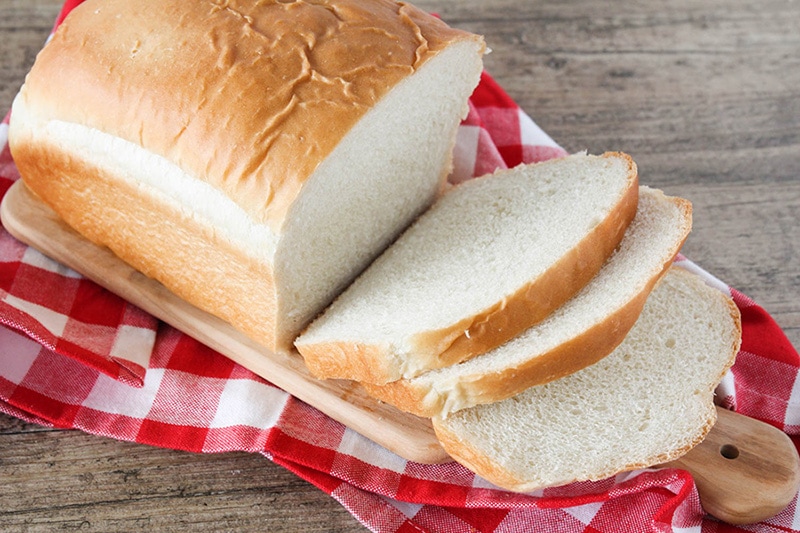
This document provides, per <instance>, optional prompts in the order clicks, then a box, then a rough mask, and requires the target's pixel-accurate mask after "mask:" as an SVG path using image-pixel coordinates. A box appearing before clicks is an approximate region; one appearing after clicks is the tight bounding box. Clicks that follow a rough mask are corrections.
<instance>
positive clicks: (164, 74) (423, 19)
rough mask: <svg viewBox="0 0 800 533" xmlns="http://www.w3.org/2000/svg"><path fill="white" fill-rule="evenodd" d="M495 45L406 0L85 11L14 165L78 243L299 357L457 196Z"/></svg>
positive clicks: (91, 1) (55, 50)
mask: <svg viewBox="0 0 800 533" xmlns="http://www.w3.org/2000/svg"><path fill="white" fill-rule="evenodd" d="M178 21H179V22H180V23H178ZM483 50H484V43H483V40H482V38H481V37H479V36H476V35H473V34H470V33H467V32H463V31H459V30H456V29H453V28H450V27H448V26H447V25H445V24H444V23H443V22H442V21H441V20H439V19H437V18H435V17H433V16H430V15H428V14H426V13H424V12H422V11H421V10H419V9H416V8H414V7H412V6H410V5H407V4H400V3H396V2H393V1H391V0H373V1H370V2H363V1H359V0H322V1H319V2H253V1H252V0H230V1H226V2H223V3H219V2H194V1H189V2H187V1H185V0H139V1H135V2H130V1H128V0H87V1H86V2H84V3H83V4H81V5H80V6H78V7H76V8H75V9H74V10H73V11H72V12H70V14H69V16H68V17H67V19H66V20H65V21H64V23H63V24H62V25H61V26H60V27H59V28H58V31H56V33H55V35H54V36H53V38H52V40H51V41H50V42H49V43H48V44H47V45H46V46H45V47H44V49H43V50H42V52H41V53H40V54H39V56H38V57H37V60H36V63H35V64H34V66H33V68H32V70H31V72H30V74H29V75H28V77H27V79H26V83H25V85H24V86H23V88H22V90H21V92H20V94H19V95H18V97H17V98H16V100H15V102H14V106H13V111H12V115H11V125H10V131H9V137H10V144H11V151H12V154H13V156H14V159H15V161H16V163H17V166H18V167H19V169H20V172H21V174H22V177H23V179H24V181H25V183H26V185H27V186H28V187H29V188H30V189H31V190H32V191H33V192H35V194H37V195H38V196H39V197H40V198H41V199H42V200H44V201H45V202H46V203H47V204H48V205H49V206H50V207H52V208H53V210H54V211H55V212H56V213H58V214H59V215H60V216H61V217H62V218H63V219H64V220H65V221H66V222H67V223H68V224H69V225H71V226H72V227H73V228H75V229H76V230H77V231H78V232H79V233H81V234H83V235H84V236H86V237H87V238H89V239H90V240H92V241H94V242H95V243H97V244H100V245H103V246H107V247H109V248H111V249H112V250H113V251H114V252H115V253H116V254H117V255H118V256H119V257H121V258H122V259H123V260H125V261H126V262H128V263H129V264H131V265H132V266H134V267H135V268H137V269H138V270H140V271H142V272H144V273H145V274H147V275H148V276H151V277H153V278H155V279H157V280H159V281H161V282H162V283H163V284H164V285H166V286H167V287H168V288H169V289H171V290H172V291H173V292H175V293H176V294H178V295H179V296H180V297H182V298H184V299H185V300H187V301H189V302H191V303H193V304H195V305H197V306H198V307H200V308H202V309H204V310H206V311H209V312H211V313H213V314H215V315H217V316H219V317H221V318H223V319H225V320H227V321H229V322H230V323H231V324H233V325H234V326H235V327H236V328H238V329H239V330H241V331H243V332H244V333H246V334H247V335H249V336H250V337H252V338H253V339H255V340H257V341H258V342H260V343H261V344H263V345H265V346H267V347H269V348H272V349H279V350H287V351H288V350H290V349H291V344H292V342H293V341H294V338H295V337H296V336H297V334H298V333H299V332H300V330H301V329H302V328H303V327H304V326H305V325H306V324H307V322H308V321H310V319H311V318H313V317H314V316H316V315H317V314H318V313H319V312H320V311H321V310H322V309H324V307H325V306H327V305H328V304H329V303H330V301H331V300H332V299H333V298H334V296H335V295H336V294H337V293H338V292H340V291H341V290H342V289H343V288H344V287H345V286H347V285H348V284H349V283H350V282H351V281H352V279H353V278H354V277H355V276H356V275H357V274H358V273H359V272H360V271H361V270H363V269H364V268H365V267H366V265H367V264H369V263H370V262H371V261H372V260H373V259H374V258H375V256H377V255H378V254H379V253H380V252H381V251H382V250H383V249H384V248H385V247H386V246H387V245H388V244H389V243H391V242H392V241H393V240H394V239H395V238H396V237H397V235H398V234H399V233H400V232H401V231H402V230H403V229H405V228H406V227H407V226H408V224H410V223H411V221H412V220H414V219H415V218H416V217H417V216H418V215H419V214H420V213H421V212H422V211H424V210H425V209H427V207H428V206H429V205H430V204H431V203H432V202H433V201H434V199H435V198H436V197H437V196H438V195H439V194H440V193H441V191H442V188H443V187H444V183H445V180H446V176H447V175H448V173H449V171H450V169H451V166H452V164H451V160H452V148H453V145H454V143H455V137H456V131H457V128H458V125H459V123H460V120H461V119H462V118H463V117H464V116H466V113H467V111H468V98H469V96H470V94H471V93H472V91H473V89H474V88H475V86H476V85H477V83H478V81H479V79H480V74H481V70H482V62H481V54H482V53H483Z"/></svg>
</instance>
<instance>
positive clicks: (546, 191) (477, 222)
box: [298, 154, 628, 364]
mask: <svg viewBox="0 0 800 533" xmlns="http://www.w3.org/2000/svg"><path fill="white" fill-rule="evenodd" d="M627 186H628V172H627V165H626V163H625V162H623V161H621V160H619V159H616V158H614V159H610V158H602V157H595V156H587V155H583V154H579V155H575V156H570V157H569V158H568V159H566V160H564V161H559V162H556V163H553V164H551V163H544V164H538V165H530V166H527V167H517V169H514V170H512V171H507V172H502V173H498V174H496V175H493V176H490V177H486V178H480V179H476V180H471V181H468V182H465V183H463V184H461V185H459V186H458V187H456V188H454V189H452V190H451V191H450V192H448V193H447V194H446V195H444V196H443V197H442V198H441V199H440V200H439V201H437V203H436V204H435V205H434V206H433V207H432V208H431V209H430V210H429V211H428V212H426V213H425V215H424V216H422V217H420V219H419V220H418V221H417V222H416V223H415V224H414V225H413V226H412V227H411V228H409V230H408V231H407V232H405V233H404V234H403V235H402V236H401V237H400V238H399V239H398V240H397V242H396V243H395V244H393V245H392V247H391V248H389V249H388V250H387V251H386V252H385V253H384V254H383V255H382V256H381V257H380V258H378V259H377V260H376V261H375V262H374V263H373V264H372V265H370V267H369V269H367V270H366V271H365V272H364V274H363V275H361V276H360V277H359V278H358V279H357V280H356V281H355V282H354V283H353V285H351V286H350V287H349V288H348V289H347V290H346V291H345V292H344V293H343V294H342V296H340V297H339V298H338V299H337V300H336V301H335V302H334V303H333V305H331V306H330V307H329V308H328V309H327V310H326V312H325V313H324V314H323V315H322V316H321V317H320V318H319V319H317V320H316V321H314V323H312V325H311V326H310V327H309V329H308V330H307V332H306V333H304V335H303V336H302V337H301V338H300V339H299V340H298V344H314V343H322V342H327V341H331V340H342V341H359V342H364V343H372V344H384V345H389V346H392V347H393V348H394V350H396V352H398V353H406V352H408V351H410V350H413V347H412V346H410V345H406V344H404V343H406V341H407V340H408V339H409V338H410V337H411V336H413V335H415V334H417V333H419V332H425V331H430V330H436V329H440V328H445V327H448V326H450V325H452V324H454V323H456V322H458V321H460V320H462V319H464V318H466V317H470V316H472V315H474V314H476V313H479V312H481V311H483V310H485V309H487V308H489V307H490V306H492V305H494V304H495V303H497V302H499V301H501V300H502V299H504V298H505V297H507V296H509V295H511V294H513V293H514V292H515V291H517V290H518V289H519V288H520V287H521V286H523V285H525V284H526V283H528V282H530V281H531V280H534V279H536V278H537V276H539V275H540V274H542V273H543V272H544V271H546V270H547V269H548V268H550V267H551V266H552V265H553V264H554V263H555V262H557V261H558V260H559V259H560V258H561V257H562V256H564V254H566V253H567V252H568V251H569V250H571V249H572V248H574V247H575V246H576V245H577V244H578V243H579V242H580V241H581V239H583V238H584V237H585V236H586V234H587V233H589V232H590V231H591V230H592V229H593V228H594V227H596V226H597V225H598V224H599V223H600V222H601V221H602V220H603V219H604V218H605V217H606V216H607V215H608V214H609V213H610V212H611V211H612V206H614V205H616V204H617V203H618V202H619V200H620V198H621V196H622V194H623V191H624V190H625V189H626V188H627ZM409 364H410V363H409Z"/></svg>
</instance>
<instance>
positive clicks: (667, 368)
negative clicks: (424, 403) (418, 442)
mask: <svg viewBox="0 0 800 533" xmlns="http://www.w3.org/2000/svg"><path fill="white" fill-rule="evenodd" d="M740 339H741V320H740V317H739V311H738V309H737V308H736V306H735V305H734V303H733V301H732V300H731V299H730V298H728V297H727V296H725V295H724V294H723V293H722V292H720V291H719V290H717V289H715V288H711V287H709V286H708V285H705V283H704V282H703V281H702V280H701V279H700V278H699V277H698V276H697V275H695V274H691V273H689V272H687V271H685V270H682V269H680V267H673V268H672V269H671V270H670V271H669V272H668V273H667V274H666V275H665V276H664V278H663V279H662V280H661V282H660V283H659V284H658V285H657V286H656V288H655V289H654V290H653V292H652V293H651V295H650V297H649V298H648V300H647V303H646V304H645V306H644V310H643V311H642V314H641V315H640V316H639V319H638V321H637V322H636V324H635V325H634V327H633V328H632V329H631V331H630V333H629V334H628V336H627V337H626V338H625V340H624V341H623V342H622V344H620V345H619V346H618V347H617V349H616V350H614V352H613V353H611V354H610V355H609V356H608V357H605V358H604V359H602V360H601V361H600V362H598V363H597V364H594V365H592V366H590V367H587V368H585V369H583V370H581V371H579V372H576V373H574V374H572V375H570V376H567V377H565V378H562V379H559V380H556V381H553V382H551V383H548V384H546V385H540V386H537V387H532V388H530V389H528V390H527V391H525V392H523V393H521V394H519V395H517V396H513V397H511V398H509V399H507V400H504V401H501V402H497V403H493V404H487V405H480V406H477V407H472V408H470V409H464V410H462V411H459V412H457V413H453V414H450V415H449V416H447V417H446V418H441V417H436V418H434V421H433V422H434V429H435V431H436V434H437V436H438V437H439V440H440V441H441V443H442V445H443V446H444V448H445V449H446V450H447V452H448V453H449V454H450V455H451V456H452V457H453V458H455V459H456V460H457V461H459V462H461V463H463V464H464V465H466V466H467V467H468V468H470V469H471V470H473V471H474V472H476V473H478V474H479V475H481V476H482V477H484V478H485V479H487V480H489V481H491V482H493V483H495V484H496V485H498V486H500V487H504V488H506V489H509V490H514V491H520V492H527V491H532V490H536V489H540V488H543V487H547V486H554V485H563V484H567V483H570V482H573V481H587V480H598V479H604V478H606V477H609V476H612V475H614V474H617V473H619V472H623V471H627V470H632V469H635V468H644V467H648V466H653V465H657V464H661V463H664V462H668V461H671V460H673V459H676V458H678V457H680V456H681V455H683V454H684V453H685V452H687V451H688V450H689V449H690V448H692V447H693V446H694V445H696V444H698V443H699V442H701V441H702V439H703V438H704V437H705V435H706V434H707V433H708V431H709V430H710V429H711V427H712V425H713V424H714V421H715V420H716V410H715V408H714V404H713V396H714V388H715V387H716V386H717V384H718V383H719V381H720V380H721V379H722V376H723V374H724V373H725V371H726V370H727V369H728V368H729V367H730V366H731V365H732V364H733V360H734V357H735V356H736V353H737V352H738V349H739V346H740V342H741V341H740Z"/></svg>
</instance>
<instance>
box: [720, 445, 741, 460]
mask: <svg viewBox="0 0 800 533" xmlns="http://www.w3.org/2000/svg"><path fill="white" fill-rule="evenodd" d="M719 454H720V455H721V456H722V457H724V458H725V459H736V458H737V457H739V448H737V447H736V446H734V445H733V444H723V445H722V446H720V447H719Z"/></svg>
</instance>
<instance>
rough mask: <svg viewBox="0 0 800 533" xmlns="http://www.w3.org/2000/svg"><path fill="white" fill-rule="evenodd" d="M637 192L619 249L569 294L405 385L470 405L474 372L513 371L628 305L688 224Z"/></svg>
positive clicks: (455, 404) (677, 212)
mask: <svg viewBox="0 0 800 533" xmlns="http://www.w3.org/2000/svg"><path fill="white" fill-rule="evenodd" d="M639 190H640V193H639V206H638V211H637V213H636V218H634V220H633V222H631V224H630V225H629V226H628V229H627V231H626V233H625V237H624V238H623V239H622V242H621V243H620V246H619V248H618V249H617V251H616V252H615V253H614V255H612V256H611V258H610V259H609V260H608V261H607V262H606V264H605V265H603V268H602V269H601V270H600V272H598V274H597V275H596V276H595V278H594V279H592V281H591V282H590V283H589V284H588V285H587V286H586V287H584V289H583V290H581V291H580V292H579V293H578V294H577V295H575V297H573V298H572V299H571V300H570V301H568V302H567V303H566V304H564V305H563V306H561V307H560V308H559V309H557V310H556V311H555V312H554V313H553V314H551V315H550V316H549V317H548V318H546V319H545V320H544V321H542V322H540V323H539V324H537V325H535V326H533V327H532V328H530V329H528V330H527V331H526V332H524V333H522V334H521V335H519V336H518V337H516V338H514V339H512V340H511V341H509V342H507V343H505V344H504V345H502V346H500V347H498V348H496V349H494V350H492V351H490V352H487V353H485V354H483V355H480V356H478V357H475V358H473V359H470V360H469V361H466V362H464V363H461V364H458V365H452V366H449V367H445V368H442V369H439V370H433V371H430V372H426V373H424V374H421V375H420V376H417V377H416V378H413V379H411V380H410V381H411V385H412V386H414V387H419V388H421V389H427V390H429V391H430V394H431V397H432V398H431V400H432V401H436V399H438V398H444V399H445V404H444V410H443V412H444V413H446V412H451V411H455V410H458V409H462V408H465V407H471V406H473V405H475V404H476V402H477V401H478V400H479V398H477V397H475V396H474V394H473V393H474V391H473V390H472V389H471V388H470V387H469V385H470V382H471V381H472V380H474V378H475V376H480V375H482V374H493V373H505V372H513V369H514V368H515V367H519V366H520V365H521V364H523V363H524V362H526V361H529V360H531V359H535V358H536V357H538V356H540V355H541V354H544V353H547V352H548V351H550V350H552V349H554V348H556V347H557V346H559V345H561V344H563V343H565V342H568V341H570V340H571V339H573V338H575V337H577V336H579V335H581V334H582V333H583V332H585V331H586V330H588V329H589V328H591V327H593V326H595V325H596V324H599V323H601V322H602V321H603V320H604V319H605V318H606V317H607V316H608V315H609V314H611V313H613V312H615V311H617V310H619V309H621V308H622V307H624V306H625V305H626V304H627V303H629V302H630V301H631V299H632V298H634V297H635V296H637V295H638V294H639V293H640V292H641V291H642V290H643V289H644V287H645V286H646V285H647V283H649V282H650V280H651V279H652V278H653V277H654V276H656V275H657V274H658V273H659V272H661V270H662V269H663V267H664V264H666V263H667V262H668V261H670V260H671V259H672V257H673V256H674V254H675V252H676V251H677V248H678V246H679V245H680V242H681V241H682V240H683V238H684V236H685V235H686V232H687V230H688V227H689V224H690V221H689V220H686V219H685V218H684V216H683V212H682V210H681V209H679V208H678V207H677V206H676V205H675V204H674V203H673V202H671V201H669V200H667V198H666V197H665V196H664V195H663V193H661V191H656V190H653V189H649V188H648V187H645V186H642V187H640V189H639ZM462 384H463V385H462Z"/></svg>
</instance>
